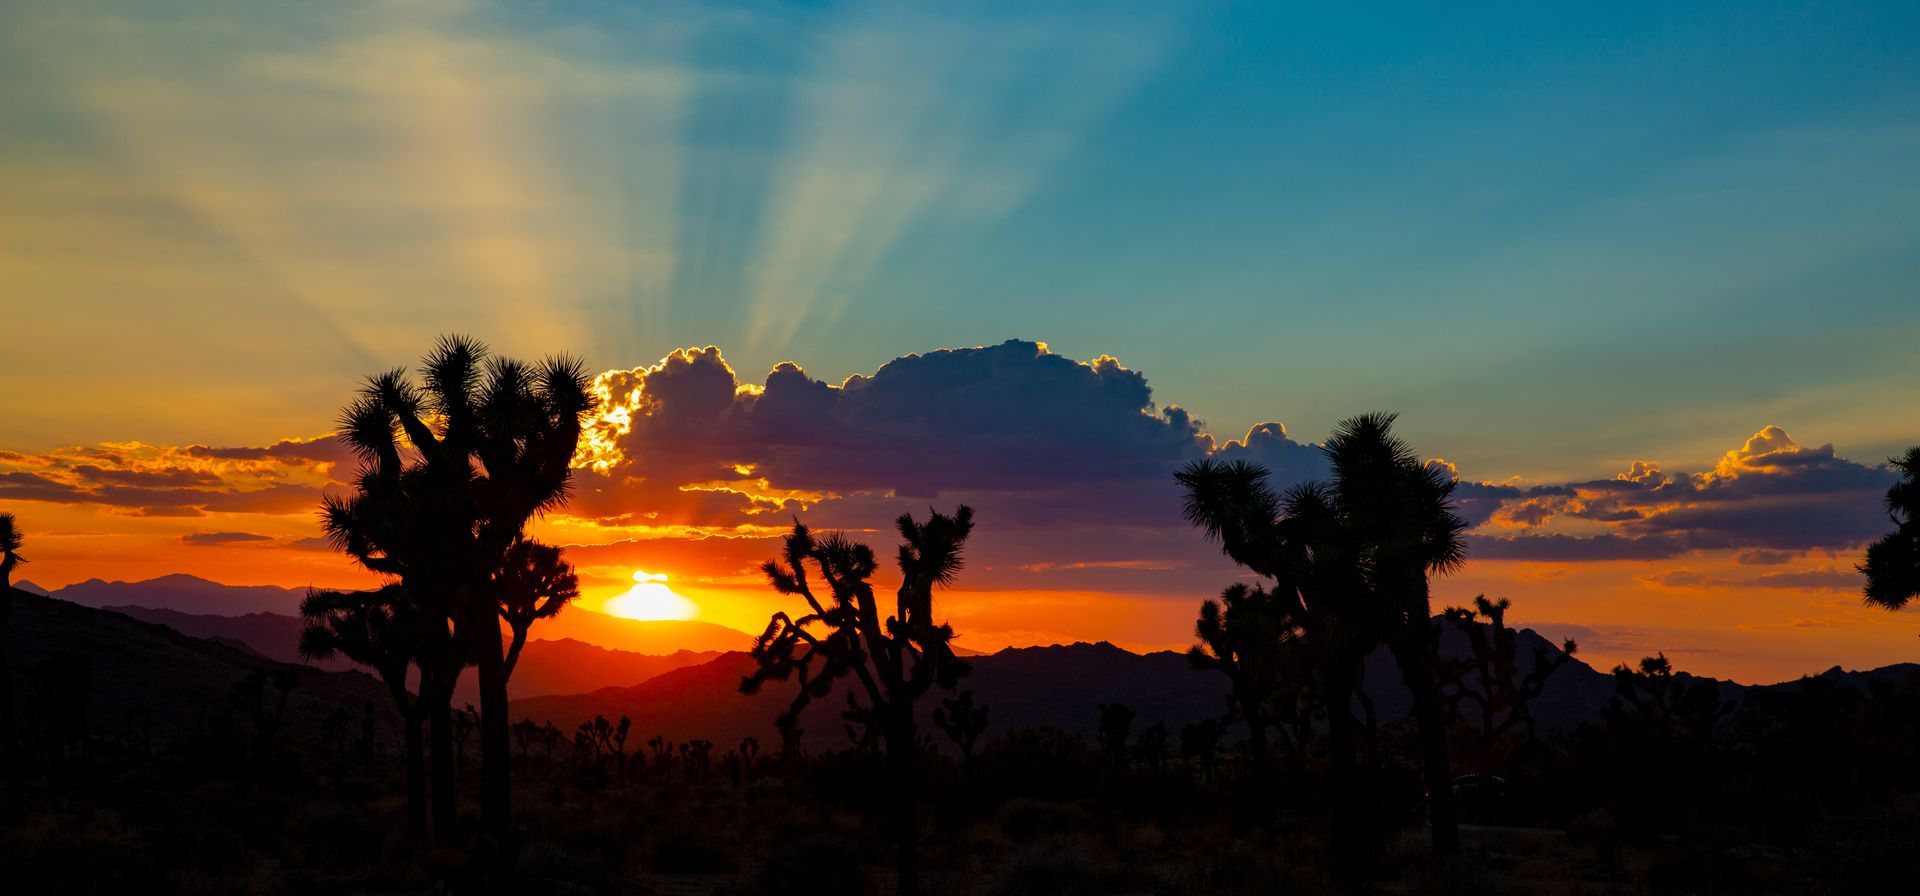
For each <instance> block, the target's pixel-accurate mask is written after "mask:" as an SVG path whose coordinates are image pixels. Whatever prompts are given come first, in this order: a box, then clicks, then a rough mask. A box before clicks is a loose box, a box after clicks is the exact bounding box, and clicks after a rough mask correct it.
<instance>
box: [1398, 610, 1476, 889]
mask: <svg viewBox="0 0 1920 896" xmlns="http://www.w3.org/2000/svg"><path fill="white" fill-rule="evenodd" d="M1433 646H1434V645H1433V637H1432V634H1431V632H1429V631H1428V629H1427V624H1426V620H1425V619H1421V620H1419V621H1418V622H1416V623H1415V624H1413V625H1411V626H1408V627H1407V628H1406V629H1405V630H1403V631H1402V632H1401V633H1400V636H1399V637H1397V638H1395V639H1394V643H1393V655H1394V659H1395V660H1397V661H1398V662H1399V664H1400V677H1401V678H1402V679H1404V680H1405V681H1406V684H1407V690H1409V691H1411V692H1412V693H1413V719H1414V722H1415V724H1416V725H1417V726H1418V727H1419V729H1420V761H1421V766H1422V771H1423V772H1424V773H1425V777H1426V784H1427V818H1428V822H1429V824H1430V825H1431V826H1432V828H1433V852H1434V855H1440V856H1447V855H1453V854H1454V853H1457V852H1459V851H1460V817H1459V815H1458V813H1457V812H1456V811H1455V807H1454V802H1453V776H1452V771H1451V769H1450V768H1449V763H1448V762H1447V725H1446V719H1445V718H1444V717H1443V716H1442V714H1441V711H1440V686H1439V683H1438V682H1437V681H1435V680H1434V656H1433Z"/></svg>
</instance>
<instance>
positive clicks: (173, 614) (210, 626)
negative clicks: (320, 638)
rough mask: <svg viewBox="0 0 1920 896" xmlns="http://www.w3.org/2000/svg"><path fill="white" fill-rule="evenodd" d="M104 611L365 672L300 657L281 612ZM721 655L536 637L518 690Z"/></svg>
mask: <svg viewBox="0 0 1920 896" xmlns="http://www.w3.org/2000/svg"><path fill="white" fill-rule="evenodd" d="M103 609H106V610H109V611H111V612H115V613H120V614H123V615H126V616H130V617H133V618H134V619H139V620H142V621H145V622H151V623H155V624H158V625H164V626H167V627H169V628H171V629H173V630H175V631H178V632H180V633H181V634H184V635H189V636H192V637H195V638H206V639H209V640H213V641H220V642H223V643H225V642H230V643H233V644H238V645H244V646H245V647H246V648H248V649H249V650H251V651H253V652H255V653H258V654H260V655H261V656H264V657H268V658H270V659H273V660H277V661H279V662H283V663H301V664H306V665H312V666H317V667H319V668H322V669H328V670H332V671H344V670H348V669H358V668H360V667H359V666H356V665H354V664H353V663H352V662H350V661H348V660H346V659H344V658H339V657H336V658H333V659H329V660H325V661H321V662H314V661H312V660H308V659H306V658H304V657H302V656H300V650H299V644H300V630H301V628H303V627H304V626H303V625H302V623H301V621H300V619H299V617H297V616H284V615H281V614H278V613H249V614H247V615H245V616H216V615H202V614H192V613H181V612H178V611H175V610H164V609H155V608H152V607H136V606H115V607H104V608H103ZM567 612H569V613H570V612H573V611H572V610H568V611H567ZM563 615H564V614H563ZM538 630H539V629H537V628H536V629H535V631H538ZM719 655H720V652H719V651H713V650H707V651H694V650H679V651H674V652H673V653H669V654H665V655H660V656H655V655H650V654H642V653H634V652H631V651H625V650H611V649H608V648H605V647H600V646H598V645H595V644H588V643H586V642H583V641H576V640H573V639H570V638H566V639H559V640H546V639H542V638H535V639H533V640H531V641H528V642H527V646H526V648H525V649H524V650H523V651H522V652H521V654H520V661H519V663H518V664H517V665H516V666H515V667H514V672H513V692H514V693H515V694H519V695H525V696H529V697H533V696H541V695H546V694H574V693H579V692H581V691H585V690H590V689H593V688H598V687H605V686H606V685H609V684H621V685H632V684H639V683H640V682H643V681H646V680H647V679H650V678H652V677H654V676H656V675H659V674H660V673H662V672H666V671H669V670H672V669H678V668H681V667H683V666H691V665H697V664H700V663H704V662H707V661H709V660H712V659H713V658H715V657H717V656H719ZM453 699H454V703H455V705H462V704H465V703H477V702H478V701H479V691H478V684H477V682H476V680H475V676H474V675H473V674H472V673H471V672H469V673H468V674H465V675H462V676H460V685H459V687H458V689H456V690H455V691H454V696H453Z"/></svg>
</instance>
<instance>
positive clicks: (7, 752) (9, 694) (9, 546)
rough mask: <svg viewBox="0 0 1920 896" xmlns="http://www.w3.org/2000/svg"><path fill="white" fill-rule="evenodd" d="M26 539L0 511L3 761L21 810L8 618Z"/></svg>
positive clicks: (11, 799) (10, 793)
mask: <svg viewBox="0 0 1920 896" xmlns="http://www.w3.org/2000/svg"><path fill="white" fill-rule="evenodd" d="M24 540H25V539H24V538H23V537H22V536H21V534H20V527H19V526H18V525H16V524H15V523H14V521H13V514H11V513H0V762H3V763H5V764H6V775H7V807H8V808H9V810H11V811H15V812H18V811H19V810H20V799H21V793H20V741H19V732H18V730H17V726H16V723H15V722H14V718H13V674H12V668H11V667H10V666H9V665H8V663H9V662H10V658H9V657H8V656H7V621H8V619H9V618H10V617H11V616H12V615H13V570H14V568H15V567H18V566H19V565H20V564H22V563H25V562H27V559H26V558H25V557H22V556H20V543H21V542H22V541H24Z"/></svg>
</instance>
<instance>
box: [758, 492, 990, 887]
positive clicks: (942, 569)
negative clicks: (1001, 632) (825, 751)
mask: <svg viewBox="0 0 1920 896" xmlns="http://www.w3.org/2000/svg"><path fill="white" fill-rule="evenodd" d="M895 526H896V528H898V529H899V532H900V538H901V544H900V549H899V553H898V555H897V559H896V563H897V565H898V566H899V568H900V578H901V581H900V588H899V590H898V591H897V592H896V600H895V603H894V607H893V612H892V614H891V615H889V616H887V617H886V618H884V619H883V618H882V617H881V610H880V605H879V601H878V600H877V599H876V598H875V595H874V588H873V584H872V583H871V582H870V581H869V579H870V578H871V577H872V576H873V573H874V571H875V569H876V568H877V566H878V563H877V562H876V561H875V558H874V554H873V549H872V548H869V547H867V546H866V545H864V544H860V543H857V542H854V541H852V540H850V539H848V538H847V537H846V536H844V535H842V534H839V533H834V534H831V535H826V536H824V537H817V536H815V535H814V534H813V533H812V532H811V531H809V530H808V529H807V527H806V526H804V525H802V524H800V523H798V522H796V523H794V526H793V531H792V533H790V534H788V535H787V538H786V544H785V548H786V549H785V552H784V554H783V556H782V557H781V558H780V559H777V560H769V561H767V563H766V564H765V565H764V566H763V567H762V569H763V570H764V571H765V572H766V574H767V578H768V580H769V581H771V582H772V583H773V587H774V589H775V590H777V591H779V592H780V593H781V594H787V595H793V596H797V597H800V598H802V599H804V600H805V601H806V604H807V612H806V613H805V614H803V615H801V616H800V617H799V618H797V619H796V618H793V617H791V616H789V615H787V614H786V613H785V612H784V611H783V612H777V613H775V614H773V617H772V618H771V619H770V620H768V622H767V628H766V630H765V631H763V632H761V633H760V636H759V637H758V638H756V639H755V640H754V644H753V656H754V659H755V660H757V661H758V662H759V667H758V668H757V669H755V670H754V672H753V673H752V674H751V675H748V676H746V677H745V678H744V679H743V680H742V681H741V682H740V690H741V692H742V693H746V694H753V693H756V692H758V691H759V689H760V687H761V685H763V684H765V683H766V682H768V681H785V680H787V679H789V678H793V677H795V676H796V673H797V676H798V679H799V682H798V683H799V693H798V694H797V695H795V697H794V699H793V702H792V704H790V705H789V706H788V708H787V710H786V711H785V712H783V713H781V715H780V720H779V721H780V723H781V730H782V734H783V735H785V734H786V732H787V731H789V730H792V731H793V732H795V735H796V738H797V733H798V728H797V722H798V719H799V715H800V712H801V710H803V709H805V708H806V705H807V704H808V703H809V702H810V701H812V700H813V699H814V698H816V697H822V696H825V695H826V694H827V693H828V692H830V691H831V690H832V688H833V686H834V683H835V682H836V681H838V680H839V679H840V678H842V677H844V676H846V675H848V674H849V673H851V674H852V675H853V677H854V678H855V679H856V680H857V681H858V682H859V685H860V687H859V690H858V691H856V692H855V693H858V694H861V695H864V697H865V699H866V709H867V710H868V711H871V712H872V713H874V714H875V715H876V717H878V718H879V719H881V720H883V722H882V727H883V731H884V734H885V741H886V752H887V766H888V772H889V777H890V778H891V784H892V792H891V796H892V798H893V803H894V813H895V821H894V831H895V833H896V837H897V840H896V842H895V864H896V870H897V871H898V874H899V884H898V887H899V889H898V892H899V893H901V894H902V896H913V894H914V893H915V892H917V890H918V881H917V877H916V875H917V872H918V868H917V865H918V851H919V824H918V821H917V817H916V816H917V813H916V810H915V793H914V770H913V765H914V751H915V749H916V741H917V736H916V734H915V732H914V715H913V706H914V702H915V701H916V700H918V699H919V698H920V697H921V696H923V695H925V694H926V693H927V691H928V690H930V689H932V688H934V687H936V686H938V687H940V688H943V689H952V688H953V687H954V686H955V684H957V683H958V681H959V679H960V677H961V676H962V675H964V674H965V673H966V671H967V666H966V664H965V663H964V662H962V661H961V660H960V659H959V657H957V656H955V655H954V653H953V646H952V641H953V628H952V626H949V625H945V624H939V625H936V624H934V622H933V590H934V588H935V586H946V585H949V584H951V583H952V582H953V580H954V578H955V577H956V576H957V575H958V574H959V572H960V567H961V562H962V561H961V552H962V549H963V548H964V547H965V546H966V541H967V536H968V535H969V534H970V533H971V532H972V531H973V509H972V508H970V507H966V506H962V507H961V508H960V509H959V510H957V511H956V512H955V513H954V514H953V515H952V516H947V515H945V514H942V513H939V512H937V511H933V512H931V513H930V515H929V516H928V518H927V521H926V522H925V523H921V522H918V521H916V520H915V519H914V518H913V517H912V516H911V515H903V516H901V517H900V518H899V519H898V520H897V521H895ZM809 567H811V568H812V569H813V570H814V571H817V572H818V574H819V581H820V582H821V583H822V584H824V585H825V586H826V588H827V594H826V597H825V599H824V600H823V599H822V598H821V597H820V596H817V595H815V593H814V590H813V589H814V583H813V578H812V574H811V573H810V572H809ZM816 629H818V630H816Z"/></svg>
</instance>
